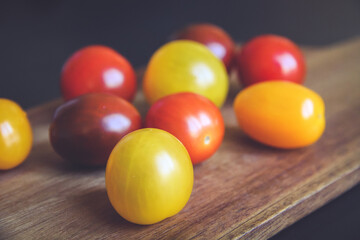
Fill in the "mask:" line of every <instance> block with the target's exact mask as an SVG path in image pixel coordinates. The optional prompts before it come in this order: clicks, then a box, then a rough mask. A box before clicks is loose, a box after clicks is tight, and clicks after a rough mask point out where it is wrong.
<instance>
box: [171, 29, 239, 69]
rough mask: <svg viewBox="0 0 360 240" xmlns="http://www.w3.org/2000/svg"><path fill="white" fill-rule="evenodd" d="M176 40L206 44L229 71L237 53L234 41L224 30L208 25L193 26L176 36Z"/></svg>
mask: <svg viewBox="0 0 360 240" xmlns="http://www.w3.org/2000/svg"><path fill="white" fill-rule="evenodd" d="M175 39H184V40H192V41H196V42H199V43H202V44H204V45H205V46H206V47H207V48H208V49H209V50H210V51H211V52H212V53H213V54H214V55H215V56H216V57H217V58H219V59H220V60H221V61H222V62H223V63H224V64H225V66H226V68H227V69H228V70H229V69H230V67H231V63H232V59H233V56H234V51H235V44H234V41H233V40H232V39H231V37H230V36H229V34H227V33H226V32H225V31H224V30H223V29H222V28H220V27H218V26H216V25H213V24H208V23H203V24H193V25H190V26H188V27H186V28H184V29H182V30H180V31H179V32H178V33H176V35H175Z"/></svg>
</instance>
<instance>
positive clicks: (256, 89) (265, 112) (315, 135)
mask: <svg viewBox="0 0 360 240" xmlns="http://www.w3.org/2000/svg"><path fill="white" fill-rule="evenodd" d="M324 108H325V107H324V102H323V100H322V98H321V97H320V96H319V95H318V94H316V93H315V92H313V91H311V90H310V89H308V88H306V87H304V86H302V85H298V84H295V83H291V82H284V81H267V82H263V83H258V84H255V85H253V86H250V87H248V88H245V89H244V90H243V91H241V92H240V93H239V94H238V95H237V97H236V98H235V102H234V109H235V113H236V117H237V120H238V122H239V125H240V127H241V128H242V130H243V131H244V132H245V133H246V134H248V135H249V136H250V137H251V138H253V139H255V140H257V141H259V142H261V143H264V144H267V145H270V146H273V147H279V148H298V147H304V146H307V145H310V144H312V143H314V142H315V141H317V140H318V139H319V138H320V136H321V135H322V133H323V132H324V128H325V117H324V111H325V110H324Z"/></svg>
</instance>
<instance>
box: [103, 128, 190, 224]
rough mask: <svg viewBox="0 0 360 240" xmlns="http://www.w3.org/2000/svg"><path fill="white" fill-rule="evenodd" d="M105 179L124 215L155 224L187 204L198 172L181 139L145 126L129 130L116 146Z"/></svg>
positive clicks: (140, 222)
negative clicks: (195, 173) (195, 171)
mask: <svg viewBox="0 0 360 240" xmlns="http://www.w3.org/2000/svg"><path fill="white" fill-rule="evenodd" d="M105 180H106V190H107V193H108V196H109V199H110V202H111V204H112V206H113V207H114V208H115V210H116V211H117V212H118V213H119V214H120V215H121V216H122V217H123V218H125V219H126V220H128V221H130V222H133V223H137V224H153V223H156V222H159V221H162V220H163V219H165V218H168V217H171V216H173V215H175V214H177V213H178V212H179V211H180V210H181V209H182V208H183V207H184V206H185V204H186V203H187V201H188V200H189V198H190V194H191V191H192V188H193V181H194V173H193V167H192V164H191V161H190V157H189V154H188V153H187V151H186V149H185V147H184V146H183V145H182V144H181V142H180V141H179V140H178V139H176V138H175V137H174V136H173V135H171V134H170V133H168V132H165V131H163V130H160V129H154V128H144V129H140V130H137V131H134V132H132V133H129V134H128V135H126V136H125V137H124V138H123V139H121V141H120V142H119V143H118V144H117V145H116V146H115V148H114V150H113V151H112V152H111V155H110V157H109V161H108V163H107V166H106V174H105Z"/></svg>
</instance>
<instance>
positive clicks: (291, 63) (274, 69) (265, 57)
mask: <svg viewBox="0 0 360 240" xmlns="http://www.w3.org/2000/svg"><path fill="white" fill-rule="evenodd" d="M235 59H236V63H235V66H236V69H237V73H238V76H239V80H240V82H241V83H242V84H243V85H244V86H249V85H251V84H255V83H259V82H263V81H269V80H273V79H278V80H284V81H290V82H294V83H298V84H302V83H303V82H304V78H305V73H306V66H305V60H304V57H303V55H302V53H301V51H300V49H299V48H298V47H297V46H296V45H295V44H294V43H293V42H292V41H290V40H289V39H287V38H285V37H281V36H276V35H262V36H258V37H255V38H253V39H251V40H250V41H249V42H247V43H246V44H245V45H244V46H243V47H242V49H241V51H239V52H238V53H237V54H236V57H235Z"/></svg>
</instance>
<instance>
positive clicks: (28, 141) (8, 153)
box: [0, 98, 32, 170]
mask: <svg viewBox="0 0 360 240" xmlns="http://www.w3.org/2000/svg"><path fill="white" fill-rule="evenodd" d="M31 146H32V131H31V126H30V123H29V120H28V119H27V116H26V113H25V112H24V111H23V110H22V108H21V107H20V106H19V105H18V104H16V103H15V102H13V101H11V100H8V99H4V98H0V170H7V169H11V168H14V167H16V166H18V165H19V164H20V163H22V162H23V161H24V160H25V158H26V157H27V156H28V155H29V152H30V149H31Z"/></svg>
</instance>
